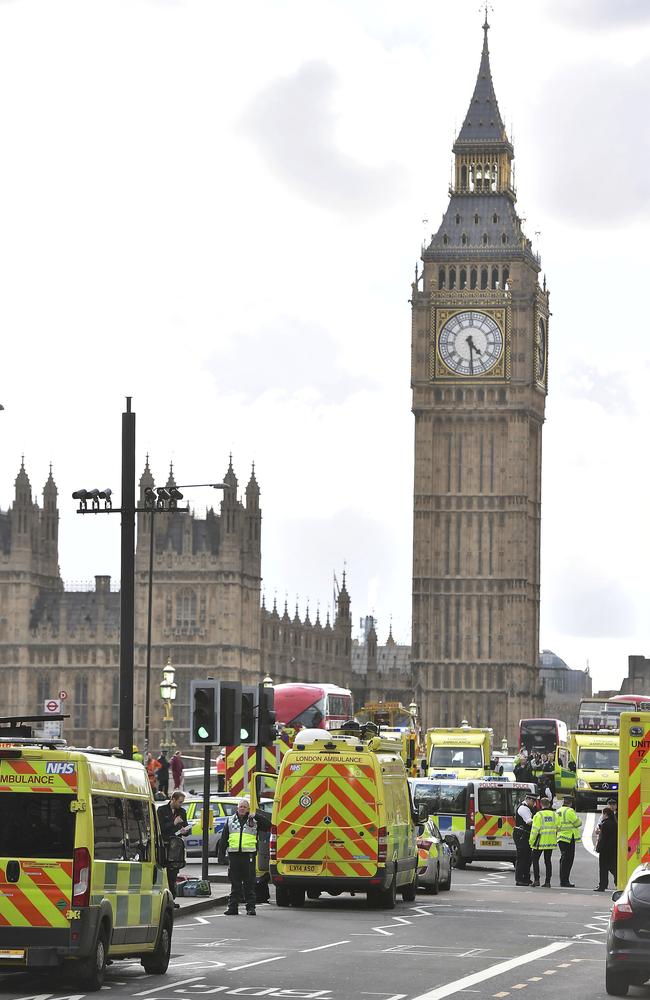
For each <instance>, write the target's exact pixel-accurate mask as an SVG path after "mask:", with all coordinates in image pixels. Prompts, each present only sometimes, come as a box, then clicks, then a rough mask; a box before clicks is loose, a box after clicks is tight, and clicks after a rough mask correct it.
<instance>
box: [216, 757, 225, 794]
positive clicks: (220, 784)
mask: <svg viewBox="0 0 650 1000" xmlns="http://www.w3.org/2000/svg"><path fill="white" fill-rule="evenodd" d="M225 790H226V751H225V750H222V751H221V753H220V754H219V756H218V757H217V792H218V793H219V794H221V793H222V792H225Z"/></svg>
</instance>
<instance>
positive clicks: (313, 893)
mask: <svg viewBox="0 0 650 1000" xmlns="http://www.w3.org/2000/svg"><path fill="white" fill-rule="evenodd" d="M307 899H320V890H319V889H307Z"/></svg>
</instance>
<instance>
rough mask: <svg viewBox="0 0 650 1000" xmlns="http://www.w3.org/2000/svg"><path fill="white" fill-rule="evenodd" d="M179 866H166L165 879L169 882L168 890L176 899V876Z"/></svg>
mask: <svg viewBox="0 0 650 1000" xmlns="http://www.w3.org/2000/svg"><path fill="white" fill-rule="evenodd" d="M179 871H180V868H168V869H167V881H168V882H169V891H170V892H171V894H172V896H173V897H174V899H176V876H177V875H178V873H179Z"/></svg>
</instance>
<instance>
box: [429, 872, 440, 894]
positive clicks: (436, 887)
mask: <svg viewBox="0 0 650 1000" xmlns="http://www.w3.org/2000/svg"><path fill="white" fill-rule="evenodd" d="M439 891H440V865H436V874H435V877H434V880H433V882H432V883H431V885H430V886H429V892H430V893H431V895H432V896H437V895H438V892H439Z"/></svg>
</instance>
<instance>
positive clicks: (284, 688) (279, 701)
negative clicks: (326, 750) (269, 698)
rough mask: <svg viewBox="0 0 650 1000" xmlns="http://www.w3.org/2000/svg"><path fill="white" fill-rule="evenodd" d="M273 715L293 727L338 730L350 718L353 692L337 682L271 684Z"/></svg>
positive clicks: (283, 723)
mask: <svg viewBox="0 0 650 1000" xmlns="http://www.w3.org/2000/svg"><path fill="white" fill-rule="evenodd" d="M273 688H274V691H275V718H276V721H277V722H280V723H282V725H284V726H289V727H291V728H292V729H302V728H305V729H337V728H338V727H339V726H341V725H342V724H343V723H344V722H347V721H348V720H349V719H351V718H352V717H353V706H352V692H351V691H350V690H349V689H348V688H341V687H337V685H336V684H274V685H273Z"/></svg>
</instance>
